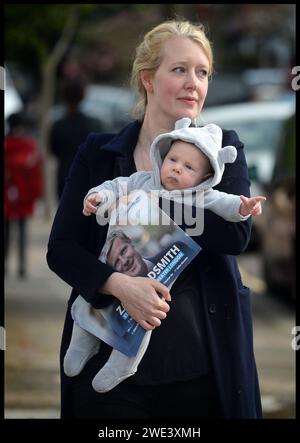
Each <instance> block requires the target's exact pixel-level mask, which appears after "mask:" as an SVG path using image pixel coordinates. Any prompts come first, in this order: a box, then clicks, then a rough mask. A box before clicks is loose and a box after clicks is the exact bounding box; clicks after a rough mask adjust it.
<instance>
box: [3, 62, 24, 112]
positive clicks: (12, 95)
mask: <svg viewBox="0 0 300 443" xmlns="http://www.w3.org/2000/svg"><path fill="white" fill-rule="evenodd" d="M4 75H5V91H4V118H5V119H7V118H8V117H9V116H10V115H11V114H13V113H15V112H21V111H22V110H23V108H24V105H23V102H22V99H21V97H20V94H19V93H18V91H17V89H16V87H15V85H14V82H13V80H12V78H11V75H10V73H9V71H8V69H7V67H5V70H4Z"/></svg>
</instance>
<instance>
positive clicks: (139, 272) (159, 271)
mask: <svg viewBox="0 0 300 443" xmlns="http://www.w3.org/2000/svg"><path fill="white" fill-rule="evenodd" d="M131 194H132V195H131ZM131 194H130V195H131V198H130V199H128V198H127V199H126V201H125V202H124V204H122V201H121V199H119V204H118V206H117V207H116V209H115V210H114V211H113V212H112V213H111V216H110V225H109V229H108V233H107V239H106V243H105V245H104V247H103V249H102V252H101V254H100V257H99V259H100V260H101V261H103V262H105V263H108V264H109V265H111V266H112V267H113V268H115V269H116V270H117V271H119V272H124V273H126V274H127V275H131V276H143V277H149V278H153V279H156V280H158V281H159V282H161V283H163V284H164V285H166V286H167V287H168V288H169V289H170V288H171V286H172V284H173V283H174V282H175V280H176V279H177V277H178V276H179V275H180V273H181V272H182V271H183V270H184V269H185V268H186V267H187V266H188V265H189V264H190V263H191V261H192V260H193V259H194V257H195V256H196V255H197V254H198V253H199V252H200V250H201V247H200V246H199V245H198V244H197V243H196V242H195V241H194V240H192V238H191V237H190V236H189V235H187V234H186V233H185V232H184V231H183V230H182V229H181V228H180V227H179V226H178V225H176V224H175V223H174V221H173V220H171V219H170V218H169V217H168V216H167V215H166V214H165V213H162V211H161V209H160V208H159V206H158V205H156V204H155V203H154V202H153V198H151V197H150V195H149V194H147V193H146V192H144V191H135V192H133V193H131ZM150 209H151V211H152V213H151V214H150V213H149V211H150ZM157 220H159V221H160V222H159V223H157ZM153 221H156V222H154V223H153ZM124 238H125V239H126V240H125V243H124ZM110 239H114V240H113V241H111V240H110ZM116 239H118V241H116ZM100 312H101V315H102V317H103V318H102V320H103V319H105V321H106V322H107V323H108V324H109V327H108V329H109V331H110V332H109V333H105V334H103V333H102V334H101V335H102V337H100V338H101V339H102V340H103V341H105V342H106V343H107V344H109V345H110V346H112V347H113V348H115V349H118V350H119V351H120V352H122V353H124V354H126V355H127V356H129V357H132V356H135V355H136V354H137V351H138V349H139V346H140V344H141V342H142V339H143V337H144V334H145V332H146V331H145V329H143V328H142V327H141V326H140V325H139V324H138V323H137V322H136V321H135V320H134V319H133V318H132V317H131V316H130V315H129V314H128V312H127V311H126V310H125V309H124V308H123V306H122V304H120V302H118V301H115V302H114V303H113V304H112V305H110V306H109V307H107V308H103V309H101V310H100ZM98 315H99V313H98ZM106 332H108V331H106Z"/></svg>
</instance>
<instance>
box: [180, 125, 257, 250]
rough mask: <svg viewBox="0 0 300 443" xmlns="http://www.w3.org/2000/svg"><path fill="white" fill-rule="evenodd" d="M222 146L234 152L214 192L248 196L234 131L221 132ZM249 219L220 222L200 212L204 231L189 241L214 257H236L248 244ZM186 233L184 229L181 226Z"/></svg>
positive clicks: (241, 148) (244, 166) (209, 213)
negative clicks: (193, 241)
mask: <svg viewBox="0 0 300 443" xmlns="http://www.w3.org/2000/svg"><path fill="white" fill-rule="evenodd" d="M222 144H223V146H226V145H233V146H235V147H236V149H237V158H236V160H235V162H234V163H230V164H226V166H225V171H224V173H223V177H222V180H221V182H220V183H219V185H218V186H216V187H215V189H217V190H219V191H222V192H226V193H227V194H235V195H241V194H242V195H245V196H246V197H249V196H250V181H249V176H248V168H247V163H246V158H245V153H244V145H243V143H241V141H240V140H239V138H238V136H237V134H236V133H235V132H234V131H223V143H222ZM251 224H252V218H251V217H250V218H248V219H247V220H245V221H241V222H238V223H232V222H229V221H226V220H224V219H223V218H222V217H220V216H218V215H216V214H214V213H213V212H212V211H210V210H209V209H205V210H204V231H203V233H202V235H200V236H195V237H193V240H195V241H196V242H197V243H198V244H199V245H200V246H201V247H202V248H203V250H206V251H208V252H211V253H214V254H230V255H239V254H240V253H242V252H243V251H244V250H245V249H246V247H247V245H248V242H249V240H250V235H251ZM183 228H184V229H186V226H183Z"/></svg>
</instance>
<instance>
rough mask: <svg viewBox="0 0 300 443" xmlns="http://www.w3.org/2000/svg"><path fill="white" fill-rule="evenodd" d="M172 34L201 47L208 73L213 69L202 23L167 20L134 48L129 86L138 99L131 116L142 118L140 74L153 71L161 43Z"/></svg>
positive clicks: (143, 95) (144, 100) (143, 102)
mask: <svg viewBox="0 0 300 443" xmlns="http://www.w3.org/2000/svg"><path fill="white" fill-rule="evenodd" d="M173 36H179V37H188V38H190V39H191V40H193V41H194V42H196V43H198V45H199V46H200V47H201V49H203V51H204V53H205V54H206V56H207V58H208V61H209V72H208V75H211V74H212V70H213V54H212V49H211V44H210V42H209V40H208V38H207V37H206V35H205V31H204V26H203V25H202V24H197V25H195V24H192V23H190V22H189V21H187V20H168V21H166V22H163V23H161V24H160V25H158V26H156V27H155V28H153V29H152V30H151V31H149V32H148V33H147V34H145V36H144V38H143V41H142V42H141V43H140V45H139V46H138V47H137V49H136V57H135V60H134V63H133V67H132V73H131V86H132V88H133V89H134V91H135V92H136V93H137V95H138V101H137V103H136V105H135V107H134V110H133V116H134V117H135V118H137V119H138V120H143V118H144V115H145V109H146V105H147V94H146V91H145V88H144V86H143V83H142V81H141V77H140V74H141V72H142V71H143V70H146V69H147V70H149V71H152V72H153V73H154V72H155V71H156V70H157V69H158V67H159V65H160V63H161V48H162V45H163V43H164V42H165V41H166V40H168V39H169V38H171V37H173Z"/></svg>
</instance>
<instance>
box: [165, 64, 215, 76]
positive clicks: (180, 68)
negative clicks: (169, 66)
mask: <svg viewBox="0 0 300 443" xmlns="http://www.w3.org/2000/svg"><path fill="white" fill-rule="evenodd" d="M173 71H174V72H180V73H181V72H186V68H185V67H183V66H177V67H176V68H174V69H173ZM196 74H197V76H198V77H207V70H206V69H200V70H199V71H197V72H196Z"/></svg>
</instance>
